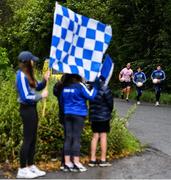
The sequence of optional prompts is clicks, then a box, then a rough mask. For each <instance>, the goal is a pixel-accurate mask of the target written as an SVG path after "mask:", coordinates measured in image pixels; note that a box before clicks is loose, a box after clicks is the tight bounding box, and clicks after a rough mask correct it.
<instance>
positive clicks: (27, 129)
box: [16, 51, 50, 178]
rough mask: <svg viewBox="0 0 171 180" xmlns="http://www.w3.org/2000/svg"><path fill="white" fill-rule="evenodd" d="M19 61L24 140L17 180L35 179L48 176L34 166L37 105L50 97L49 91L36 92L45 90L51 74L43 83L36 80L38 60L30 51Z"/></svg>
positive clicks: (19, 92) (20, 55)
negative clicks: (35, 73)
mask: <svg viewBox="0 0 171 180" xmlns="http://www.w3.org/2000/svg"><path fill="white" fill-rule="evenodd" d="M18 59H19V70H18V71H17V75H16V88H17V92H18V102H19V103H20V116H21V119H22V122H23V135H24V138H23V144H22V147H21V150H20V168H19V170H18V173H17V178H35V177H38V176H43V175H45V174H46V173H45V172H44V171H41V170H39V169H38V168H37V167H36V166H35V165H34V154H35V144H36V136H37V126H38V114H37V109H36V104H37V102H38V101H39V100H41V99H42V98H45V97H47V96H48V92H47V90H44V91H43V92H42V93H41V94H37V93H36V92H35V90H36V91H40V90H42V89H44V88H45V86H46V81H47V80H48V78H49V75H50V73H49V72H47V73H46V74H45V75H44V79H43V81H42V82H37V81H36V79H35V78H34V72H33V64H34V62H35V61H37V60H38V58H37V57H36V56H34V55H33V54H32V53H31V52H29V51H23V52H21V53H20V54H19V56H18Z"/></svg>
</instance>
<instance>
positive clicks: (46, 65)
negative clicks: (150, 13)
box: [42, 59, 50, 117]
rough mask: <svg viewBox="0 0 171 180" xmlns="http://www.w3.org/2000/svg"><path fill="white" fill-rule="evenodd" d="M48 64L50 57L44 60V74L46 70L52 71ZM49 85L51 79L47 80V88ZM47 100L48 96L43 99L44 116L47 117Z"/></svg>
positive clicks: (46, 88)
mask: <svg viewBox="0 0 171 180" xmlns="http://www.w3.org/2000/svg"><path fill="white" fill-rule="evenodd" d="M48 64H49V59H46V60H45V62H44V65H43V74H44V73H45V72H46V71H50V69H49V68H48ZM48 86H49V80H48V81H47V82H46V87H45V90H48ZM46 100H47V98H45V99H43V110H42V117H45V111H46Z"/></svg>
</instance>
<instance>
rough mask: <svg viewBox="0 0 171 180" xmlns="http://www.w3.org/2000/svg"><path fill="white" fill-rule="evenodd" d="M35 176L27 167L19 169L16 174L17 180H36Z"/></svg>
mask: <svg viewBox="0 0 171 180" xmlns="http://www.w3.org/2000/svg"><path fill="white" fill-rule="evenodd" d="M36 177H37V174H35V173H33V172H31V171H30V169H29V168H28V167H25V168H19V169H18V173H17V177H16V178H18V179H23V178H24V179H33V178H36Z"/></svg>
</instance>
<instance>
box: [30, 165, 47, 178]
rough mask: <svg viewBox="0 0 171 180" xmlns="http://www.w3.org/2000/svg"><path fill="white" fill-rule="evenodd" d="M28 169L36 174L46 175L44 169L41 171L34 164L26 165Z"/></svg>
mask: <svg viewBox="0 0 171 180" xmlns="http://www.w3.org/2000/svg"><path fill="white" fill-rule="evenodd" d="M28 168H29V170H30V171H31V172H32V173H35V174H36V175H37V177H38V176H45V175H46V172H45V171H41V170H40V169H39V168H38V167H36V166H35V165H32V166H30V167H28Z"/></svg>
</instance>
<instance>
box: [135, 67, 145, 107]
mask: <svg viewBox="0 0 171 180" xmlns="http://www.w3.org/2000/svg"><path fill="white" fill-rule="evenodd" d="M145 81H146V75H145V74H144V72H142V70H141V67H138V68H137V72H136V73H135V74H134V75H133V82H134V84H135V85H136V90H137V104H140V97H141V95H142V86H143V84H144V83H145ZM138 83H140V85H139V84H138Z"/></svg>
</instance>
